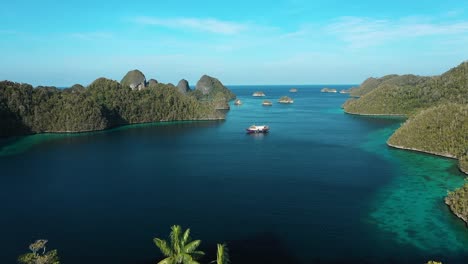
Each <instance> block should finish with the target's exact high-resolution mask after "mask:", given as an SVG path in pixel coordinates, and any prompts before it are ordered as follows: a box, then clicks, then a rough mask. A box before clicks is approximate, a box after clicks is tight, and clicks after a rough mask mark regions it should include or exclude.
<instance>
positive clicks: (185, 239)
mask: <svg viewBox="0 0 468 264" xmlns="http://www.w3.org/2000/svg"><path fill="white" fill-rule="evenodd" d="M188 242H190V228H187V230H185V232H184V235H183V236H182V242H181V244H182V245H185V244H187V243H188Z"/></svg>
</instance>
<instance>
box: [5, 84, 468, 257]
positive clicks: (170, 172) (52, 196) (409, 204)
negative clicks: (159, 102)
mask: <svg viewBox="0 0 468 264" xmlns="http://www.w3.org/2000/svg"><path fill="white" fill-rule="evenodd" d="M296 87H297V88H298V89H299V91H298V93H297V94H290V93H289V92H288V90H289V89H290V88H291V87H290V86H236V87H231V88H232V89H233V91H234V92H235V93H236V94H237V95H238V98H240V99H241V100H242V101H243V102H244V104H243V105H241V106H232V108H231V111H230V112H229V114H228V117H227V120H226V121H221V122H176V123H160V124H144V125H135V126H127V127H121V128H117V129H113V130H109V131H101V132H94V133H83V134H73V135H57V134H44V135H34V136H28V137H21V138H17V139H8V140H2V141H1V142H0V168H1V174H0V199H2V201H8V202H4V203H1V204H0V210H1V212H2V217H1V218H0V233H1V234H2V237H3V239H2V242H0V246H2V248H3V249H4V250H3V251H1V253H0V258H1V259H2V260H3V259H4V260H5V263H13V262H14V261H15V258H16V256H17V255H19V254H20V253H22V252H24V251H25V250H26V249H27V245H28V243H29V242H30V241H32V240H33V239H38V238H47V239H49V241H50V247H51V248H57V249H58V250H59V253H60V255H61V256H62V259H63V263H72V264H73V263H91V264H92V263H155V261H156V260H158V259H159V258H160V257H161V256H160V255H159V253H158V251H157V250H156V248H155V247H154V245H153V244H152V238H153V237H155V236H166V235H167V234H168V232H169V226H170V225H172V224H182V225H183V226H186V227H191V228H192V232H193V236H194V237H195V238H200V239H202V241H203V242H202V249H203V250H205V251H206V252H207V253H208V255H207V257H206V258H205V259H204V261H203V262H204V263H208V262H209V260H211V259H214V256H213V253H214V252H215V250H214V249H215V244H216V243H217V242H223V241H224V242H227V243H228V245H229V248H230V251H231V256H232V260H233V263H342V262H346V263H423V262H424V261H426V260H428V259H438V260H441V261H444V263H465V262H466V259H467V257H468V247H467V245H468V232H467V229H466V227H465V226H464V225H463V223H462V221H460V220H458V219H457V218H456V217H454V216H453V215H452V214H451V213H450V212H449V210H448V209H447V207H446V206H445V205H444V203H443V197H444V195H445V194H446V192H447V190H452V189H454V188H456V187H459V186H461V185H462V184H463V176H462V175H461V174H460V173H459V172H458V171H457V170H456V167H455V161H453V160H449V159H444V158H439V157H434V156H429V155H425V154H420V153H412V152H408V151H402V150H395V149H391V148H388V147H387V146H386V145H385V141H386V139H387V138H388V137H389V136H390V134H391V133H392V132H393V131H394V130H395V129H396V128H397V127H398V126H399V125H400V123H401V121H402V120H401V119H395V118H373V117H359V116H352V115H346V114H344V113H343V111H342V110H341V109H340V105H341V104H342V103H343V102H344V101H345V100H346V95H341V94H323V93H320V92H319V90H320V88H322V86H296ZM348 87H349V86H336V88H338V89H341V88H348ZM256 90H263V91H264V92H265V93H266V94H267V96H266V97H264V98H254V97H252V96H251V94H252V92H254V91H256ZM282 95H290V96H292V97H293V98H294V101H295V102H294V104H292V105H279V104H277V103H276V100H277V99H278V98H279V97H280V96H282ZM264 99H268V100H272V101H273V103H274V104H273V106H272V107H263V106H261V102H262V100H264ZM252 123H256V124H268V125H269V126H270V127H271V133H270V134H268V135H246V134H245V132H244V129H245V128H246V127H248V126H249V125H251V124H252Z"/></svg>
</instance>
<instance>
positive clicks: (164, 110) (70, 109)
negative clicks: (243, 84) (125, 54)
mask: <svg viewBox="0 0 468 264" xmlns="http://www.w3.org/2000/svg"><path fill="white" fill-rule="evenodd" d="M223 118H224V114H223V113H221V112H219V111H217V110H216V109H215V104H214V103H213V102H211V101H204V102H201V101H199V100H197V99H196V98H195V97H194V96H187V95H184V94H182V93H180V92H178V91H177V89H176V88H175V87H174V86H171V85H165V84H160V83H159V84H156V85H153V86H151V87H149V88H146V89H143V90H141V91H136V90H131V89H130V88H129V87H123V86H122V85H120V83H118V82H116V81H113V80H109V79H105V78H100V79H97V80H96V81H94V82H93V83H92V84H91V85H89V86H88V87H87V88H84V87H82V86H81V85H74V86H73V87H72V88H69V89H64V90H60V89H57V88H55V87H38V88H34V89H33V87H32V86H31V85H29V84H20V83H14V82H9V81H3V82H0V120H2V122H1V123H0V137H1V136H13V135H22V134H28V133H42V132H83V131H93V130H102V129H106V128H110V127H113V126H118V125H125V124H133V123H145V122H158V121H175V120H203V119H223Z"/></svg>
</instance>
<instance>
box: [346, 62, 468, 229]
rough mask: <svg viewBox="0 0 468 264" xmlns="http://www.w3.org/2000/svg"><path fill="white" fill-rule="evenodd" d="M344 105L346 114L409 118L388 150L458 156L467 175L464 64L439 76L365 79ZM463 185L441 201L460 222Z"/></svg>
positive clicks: (465, 198) (467, 78)
mask: <svg viewBox="0 0 468 264" xmlns="http://www.w3.org/2000/svg"><path fill="white" fill-rule="evenodd" d="M351 96H354V97H359V98H358V99H356V98H352V99H349V100H348V101H346V102H345V103H344V104H343V108H344V110H345V112H346V113H350V114H359V115H404V116H407V117H409V119H408V120H407V121H406V122H405V123H404V124H403V125H402V126H401V127H400V128H399V129H398V130H397V131H395V133H394V134H393V135H392V136H391V137H390V138H389V140H388V141H387V144H388V145H390V146H393V147H397V148H402V149H409V150H415V151H422V152H427V153H431V154H436V155H442V156H446V157H451V158H457V159H458V161H459V163H458V164H459V168H460V170H461V171H463V172H465V173H467V174H468V62H463V63H462V64H460V65H459V66H457V67H455V68H453V69H451V70H449V71H447V72H446V73H444V74H442V75H440V76H434V77H421V76H415V75H401V76H399V75H387V76H384V77H382V78H377V79H376V78H369V79H367V80H366V81H365V82H364V83H362V84H361V86H360V87H359V88H358V89H354V90H352V91H351ZM467 190H468V186H467V185H465V186H464V187H463V188H462V189H459V190H457V191H455V192H453V193H450V194H449V196H448V197H447V198H446V203H447V204H449V205H450V208H451V209H452V211H453V212H454V213H455V214H456V215H457V216H458V217H460V218H462V219H463V220H464V221H467V219H468V215H467V211H468V195H466V193H467Z"/></svg>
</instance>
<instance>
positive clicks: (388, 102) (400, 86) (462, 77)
mask: <svg viewBox="0 0 468 264" xmlns="http://www.w3.org/2000/svg"><path fill="white" fill-rule="evenodd" d="M357 94H359V95H362V96H361V97H360V98H359V99H355V100H349V101H347V102H346V103H345V104H344V105H343V107H344V109H345V111H346V112H348V113H354V114H381V115H386V114H400V115H411V114H414V113H416V112H418V111H419V110H420V109H424V108H428V107H432V106H435V105H438V104H444V103H449V102H451V103H459V104H468V96H467V95H468V62H464V63H462V64H460V65H459V66H458V67H456V68H453V69H451V70H449V71H448V72H446V73H444V74H442V75H440V76H436V77H421V76H414V75H403V76H395V75H390V76H385V77H383V78H381V79H373V80H370V81H369V80H368V81H366V82H364V83H363V84H362V85H361V87H360V88H359V89H357V90H355V91H353V93H352V94H351V95H357Z"/></svg>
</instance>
